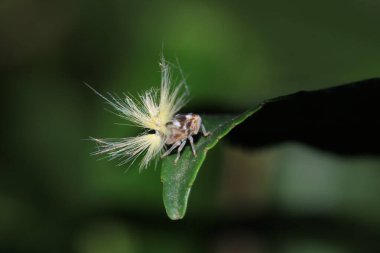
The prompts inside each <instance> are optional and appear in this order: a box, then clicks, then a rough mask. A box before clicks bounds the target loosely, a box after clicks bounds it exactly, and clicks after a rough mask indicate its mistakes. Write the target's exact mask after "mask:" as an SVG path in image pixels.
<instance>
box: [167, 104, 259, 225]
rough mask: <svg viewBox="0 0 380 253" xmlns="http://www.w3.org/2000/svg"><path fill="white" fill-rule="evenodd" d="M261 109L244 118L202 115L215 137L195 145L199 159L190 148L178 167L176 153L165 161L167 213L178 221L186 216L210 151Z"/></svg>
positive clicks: (252, 111) (205, 138) (254, 110)
mask: <svg viewBox="0 0 380 253" xmlns="http://www.w3.org/2000/svg"><path fill="white" fill-rule="evenodd" d="M260 108H261V107H260V106H259V107H257V108H255V109H253V110H249V111H246V112H244V113H242V114H240V115H204V116H202V121H203V123H204V125H205V126H206V127H207V130H208V131H210V132H211V135H210V136H207V137H204V136H202V137H201V138H199V140H198V141H197V143H196V144H195V149H196V150H197V157H194V155H193V153H192V152H191V148H190V147H189V146H188V145H187V146H186V148H185V149H184V150H183V152H182V153H181V157H180V159H179V161H178V163H177V164H174V159H175V157H176V154H173V155H170V156H168V157H167V158H165V159H164V160H163V163H162V169H161V181H162V183H163V199H164V205H165V209H166V213H167V215H168V216H169V218H170V219H172V220H178V219H181V218H183V217H184V216H185V213H186V207H187V202H188V199H189V195H190V191H191V187H192V185H193V183H194V181H195V178H196V176H197V174H198V171H199V169H200V167H201V165H202V163H203V161H204V160H205V158H206V155H207V151H209V150H210V149H211V148H213V147H214V146H215V145H216V144H217V143H218V141H219V140H220V139H221V138H223V137H224V136H225V135H226V134H228V132H230V131H231V130H232V129H233V128H234V127H235V126H237V125H238V124H240V123H241V122H243V121H244V120H245V119H247V118H248V117H249V116H251V115H252V114H253V113H255V112H256V111H257V110H259V109H260Z"/></svg>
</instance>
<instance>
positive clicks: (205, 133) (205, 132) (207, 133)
mask: <svg viewBox="0 0 380 253" xmlns="http://www.w3.org/2000/svg"><path fill="white" fill-rule="evenodd" d="M201 127H202V133H203V135H204V136H209V135H210V134H211V133H210V132H207V131H206V128H205V125H203V124H202V126H201Z"/></svg>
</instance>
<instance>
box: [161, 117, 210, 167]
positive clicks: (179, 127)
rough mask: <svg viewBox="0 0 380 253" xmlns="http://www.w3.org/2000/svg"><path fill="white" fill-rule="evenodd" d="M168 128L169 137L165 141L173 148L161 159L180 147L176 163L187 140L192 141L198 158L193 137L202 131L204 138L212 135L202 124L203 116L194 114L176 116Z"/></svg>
mask: <svg viewBox="0 0 380 253" xmlns="http://www.w3.org/2000/svg"><path fill="white" fill-rule="evenodd" d="M166 127H167V128H168V129H169V135H168V138H167V139H166V141H165V144H169V145H172V146H171V147H170V148H169V149H168V150H167V151H166V152H165V153H164V154H163V155H162V156H161V157H165V156H167V155H169V154H170V153H171V152H172V151H173V150H174V149H175V148H176V147H178V146H179V147H178V153H177V157H176V159H175V160H174V163H177V162H178V159H179V157H180V153H181V151H182V149H183V147H184V146H185V145H186V141H187V140H189V141H190V144H191V149H192V151H193V154H194V156H195V157H196V156H197V152H196V150H195V147H194V139H193V135H197V134H198V132H199V130H200V129H201V131H202V133H203V135H204V136H209V135H210V132H207V131H206V128H205V126H204V125H203V124H202V119H201V116H199V115H198V114H193V113H188V114H177V115H175V116H174V119H173V120H172V121H171V122H168V123H167V124H166Z"/></svg>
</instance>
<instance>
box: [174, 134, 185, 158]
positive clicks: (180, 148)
mask: <svg viewBox="0 0 380 253" xmlns="http://www.w3.org/2000/svg"><path fill="white" fill-rule="evenodd" d="M185 144H186V139H184V140H183V141H182V144H181V146H179V148H178V153H177V157H176V159H175V160H174V164H176V163H177V162H178V159H179V157H180V155H181V151H182V149H183V147H184V146H185Z"/></svg>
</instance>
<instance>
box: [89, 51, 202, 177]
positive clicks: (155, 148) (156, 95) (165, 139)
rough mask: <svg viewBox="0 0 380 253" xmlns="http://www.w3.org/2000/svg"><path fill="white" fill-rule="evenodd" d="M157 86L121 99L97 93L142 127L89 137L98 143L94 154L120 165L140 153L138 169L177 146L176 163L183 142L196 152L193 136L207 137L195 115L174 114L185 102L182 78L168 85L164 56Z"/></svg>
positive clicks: (195, 153)
mask: <svg viewBox="0 0 380 253" xmlns="http://www.w3.org/2000/svg"><path fill="white" fill-rule="evenodd" d="M160 67H161V87H160V89H159V90H157V89H154V88H152V89H150V90H148V91H145V92H144V93H143V94H141V95H139V96H138V97H137V98H135V97H132V96H129V95H125V94H124V95H123V98H120V97H119V96H115V95H112V94H110V93H108V95H109V97H108V98H107V97H105V96H103V95H101V94H100V93H99V92H97V91H96V90H95V89H93V88H92V87H91V86H89V85H87V86H89V87H90V88H91V89H92V90H94V92H95V93H97V94H98V95H99V96H101V97H102V98H103V99H105V100H106V102H107V103H108V104H110V105H111V106H112V107H113V109H114V110H115V112H116V114H117V115H118V116H120V117H121V118H123V119H125V120H126V121H128V122H130V123H131V124H132V125H134V126H137V127H140V128H143V129H144V131H143V132H142V133H141V134H139V135H138V136H135V137H126V138H119V139H116V138H108V139H99V138H91V139H92V140H94V141H95V142H96V143H97V144H98V145H97V146H98V150H97V151H95V152H94V154H96V155H106V157H108V158H109V159H110V160H113V159H118V160H120V164H125V163H128V162H131V163H133V162H134V161H135V160H136V158H137V157H139V156H140V155H142V156H143V157H142V159H141V162H140V169H143V168H146V167H147V166H148V165H149V164H150V162H151V161H152V160H155V159H156V158H157V157H159V156H161V157H165V156H168V155H169V154H171V153H172V152H173V151H174V150H175V149H176V148H177V157H176V159H175V160H174V163H177V162H178V160H179V158H180V154H181V151H182V149H183V148H184V147H185V145H186V143H187V141H189V143H190V145H191V149H192V152H193V154H194V156H196V155H197V152H196V148H195V146H194V140H193V136H194V135H197V134H198V133H200V132H201V133H202V134H203V135H204V136H208V135H209V134H210V133H209V132H207V131H206V128H205V126H204V125H203V123H202V119H201V117H200V116H199V115H198V114H193V113H188V114H177V113H178V111H179V110H180V109H181V108H182V107H183V106H184V105H185V104H186V102H187V95H188V92H187V89H186V88H187V87H186V81H185V79H184V78H182V80H181V81H180V82H179V83H178V84H176V85H173V84H172V76H171V72H170V71H171V70H170V64H169V63H168V62H166V61H165V59H164V57H162V58H161V61H160Z"/></svg>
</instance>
